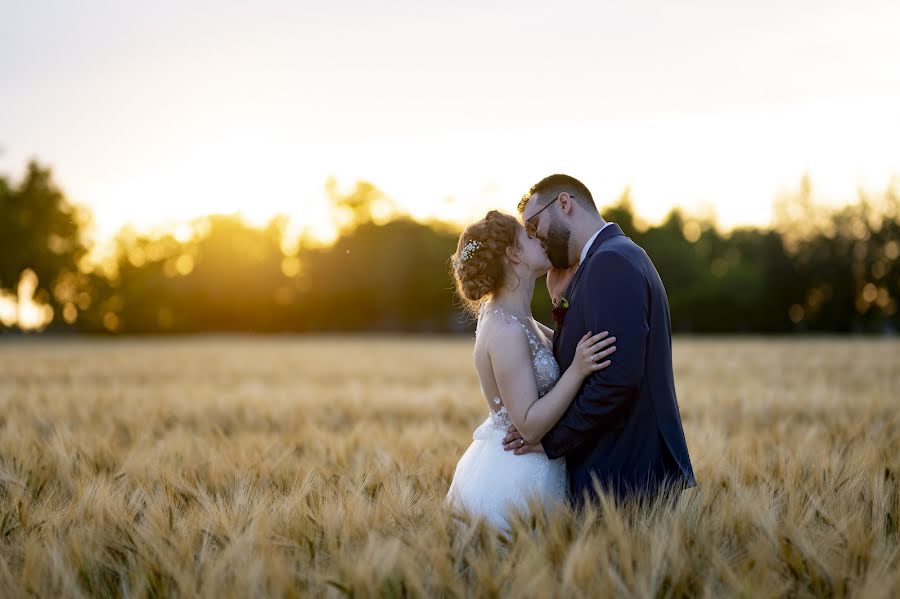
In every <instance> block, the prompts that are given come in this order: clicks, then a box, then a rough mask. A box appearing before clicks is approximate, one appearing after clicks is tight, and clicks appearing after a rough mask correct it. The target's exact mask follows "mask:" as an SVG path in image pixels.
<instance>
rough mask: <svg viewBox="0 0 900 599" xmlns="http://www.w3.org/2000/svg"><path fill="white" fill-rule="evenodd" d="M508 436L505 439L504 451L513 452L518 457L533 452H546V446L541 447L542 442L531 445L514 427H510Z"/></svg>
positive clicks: (507, 430)
mask: <svg viewBox="0 0 900 599" xmlns="http://www.w3.org/2000/svg"><path fill="white" fill-rule="evenodd" d="M506 432H507V435H506V436H505V437H503V450H504V451H511V452H513V453H514V454H516V455H522V454H523V453H533V452H540V453H543V452H544V446H543V445H541V443H540V441H539V442H537V443H535V444H534V445H529V444H528V443H526V442H525V439H523V438H522V435H520V434H519V431H517V430H516V427H515V426H514V425H512V424H511V425H509V428H508V429H506Z"/></svg>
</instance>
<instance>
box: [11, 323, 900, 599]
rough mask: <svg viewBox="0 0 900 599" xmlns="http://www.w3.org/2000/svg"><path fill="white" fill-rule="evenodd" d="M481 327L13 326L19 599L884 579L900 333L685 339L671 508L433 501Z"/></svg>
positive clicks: (508, 591) (896, 520) (890, 554)
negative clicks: (383, 334) (511, 507)
mask: <svg viewBox="0 0 900 599" xmlns="http://www.w3.org/2000/svg"><path fill="white" fill-rule="evenodd" d="M471 351H472V345H471V340H470V339H466V338H456V339H453V338H435V339H422V338H400V337H398V338H361V337H345V338H342V337H323V338H315V337H294V336H287V337H259V338H256V337H239V336H211V337H188V338H181V339H133V338H132V339H109V340H102V339H101V340H80V339H71V340H69V339H65V340H49V339H24V340H22V339H19V340H3V341H2V342H0V595H2V596H3V597H26V596H28V597H30V596H40V597H83V596H84V597H86V596H128V597H159V596H164V597H191V596H200V597H231V596H235V597H248V596H254V597H256V596H283V597H305V596H335V597H342V596H352V597H369V596H386V597H402V596H411V597H482V596H509V597H517V598H518V597H555V596H558V597H573V596H636V597H683V596H690V597H723V596H725V597H728V596H747V597H784V596H793V597H806V596H825V597H831V596H835V597H846V596H854V597H890V596H898V594H900V553H898V552H900V489H898V476H900V342H898V341H896V340H871V339H868V340H866V339H850V338H828V339H813V340H785V339H765V338H750V339H740V340H737V339H676V341H675V360H676V383H677V388H678V394H679V401H680V405H681V411H682V417H683V420H684V428H685V433H686V436H687V440H688V446H689V449H690V452H691V457H692V460H693V464H694V468H695V472H696V475H697V479H698V482H699V486H698V487H696V488H694V489H691V490H689V491H687V492H685V493H683V494H682V495H681V497H680V498H679V500H678V502H677V504H676V505H675V506H674V507H670V508H664V507H661V506H650V507H646V506H645V507H641V508H638V507H635V506H617V505H613V504H612V503H611V502H605V503H603V504H601V505H596V506H590V507H589V509H588V510H587V511H585V512H584V513H573V512H571V511H570V510H569V509H567V508H565V507H561V508H559V509H553V510H549V511H548V510H543V511H540V510H539V511H537V512H536V513H535V514H534V515H533V516H530V515H528V514H526V513H518V514H517V515H516V516H515V517H514V526H513V530H512V533H511V534H509V535H501V534H498V533H497V532H496V531H494V530H492V529H491V528H489V527H487V526H486V525H485V524H484V523H481V522H478V521H473V520H471V519H469V518H466V517H464V516H462V517H457V516H454V515H453V514H451V513H448V512H447V511H446V510H445V508H444V507H443V505H442V504H441V500H442V499H443V497H444V495H445V494H446V492H447V488H448V486H449V482H450V479H451V477H452V474H453V469H454V467H455V464H456V461H457V459H458V458H459V457H460V455H461V454H462V452H463V451H464V449H465V448H466V446H467V445H468V443H469V442H470V440H471V433H472V430H473V429H474V428H475V426H477V424H478V423H480V422H481V420H483V418H484V416H485V413H486V412H485V411H486V409H487V407H486V404H485V403H484V401H483V400H482V399H481V398H480V396H479V392H478V385H477V381H476V379H475V376H474V371H473V369H472V367H471Z"/></svg>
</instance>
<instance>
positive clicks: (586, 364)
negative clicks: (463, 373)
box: [487, 324, 615, 444]
mask: <svg viewBox="0 0 900 599" xmlns="http://www.w3.org/2000/svg"><path fill="white" fill-rule="evenodd" d="M607 336H608V333H600V334H598V335H594V336H593V337H590V338H589V337H588V336H587V335H585V336H584V337H583V338H582V340H581V342H580V343H579V344H578V349H577V350H576V352H575V360H574V361H573V362H572V366H570V367H569V368H568V369H566V371H565V372H564V373H563V375H562V377H561V378H560V379H559V381H557V383H556V385H555V386H554V387H553V389H551V390H550V391H549V392H548V393H547V394H546V395H544V396H543V397H541V398H540V399H538V394H537V381H536V380H535V378H534V367H533V366H532V363H531V349H530V346H529V344H528V338H527V337H526V336H525V331H523V330H522V328H521V327H519V326H518V325H514V324H510V325H506V326H502V327H500V329H499V330H498V331H497V333H496V334H495V335H494V337H493V338H492V339H491V340H490V342H489V343H488V347H487V349H488V354H489V356H490V359H491V364H492V366H493V369H494V377H495V378H496V381H497V387H498V389H499V390H500V398H501V399H502V400H503V404H504V405H505V406H506V410H507V411H508V412H509V416H510V419H511V420H512V422H513V424H514V425H515V427H516V430H518V431H519V434H521V435H522V438H523V439H524V440H525V442H526V443H528V444H532V443H536V442H538V441H540V440H541V438H542V437H543V436H544V434H545V433H546V432H547V431H548V430H550V429H551V428H552V427H553V425H554V424H556V421H557V420H559V418H560V416H562V414H563V412H565V411H566V408H567V407H569V404H570V403H571V402H572V399H573V398H574V397H575V394H576V393H578V389H580V388H581V383H582V382H583V381H584V379H585V377H586V376H587V375H588V374H590V373H592V372H596V371H598V370H602V369H604V368H606V367H607V366H609V364H610V361H609V360H606V361H605V362H604V361H602V360H603V359H604V358H605V357H606V356H608V355H610V354H611V353H612V352H614V351H615V346H612V347H609V346H611V345H612V343H613V342H615V337H607ZM596 360H601V362H600V363H599V364H598V363H597V362H596Z"/></svg>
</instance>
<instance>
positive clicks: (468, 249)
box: [453, 239, 481, 269]
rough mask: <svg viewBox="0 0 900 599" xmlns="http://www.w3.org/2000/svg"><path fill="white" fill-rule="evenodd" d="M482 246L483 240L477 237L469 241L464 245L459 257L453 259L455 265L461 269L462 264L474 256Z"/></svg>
mask: <svg viewBox="0 0 900 599" xmlns="http://www.w3.org/2000/svg"><path fill="white" fill-rule="evenodd" d="M480 247H481V242H480V241H478V240H477V239H473V240H472V241H470V242H469V243H467V244H466V245H464V246H463V249H461V250H460V251H459V257H457V258H456V260H454V261H453V267H454V268H456V269H459V267H460V266H462V265H463V262H465V261H466V260H468V259H469V258H471V257H472V254H473V253H474V252H475V250H477V249H478V248H480Z"/></svg>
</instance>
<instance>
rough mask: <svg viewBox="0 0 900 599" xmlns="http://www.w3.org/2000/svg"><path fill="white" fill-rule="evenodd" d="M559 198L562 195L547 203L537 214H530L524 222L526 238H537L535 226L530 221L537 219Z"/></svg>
mask: <svg viewBox="0 0 900 599" xmlns="http://www.w3.org/2000/svg"><path fill="white" fill-rule="evenodd" d="M560 196H562V193H560V194H559V195H558V196H556V197H555V198H553V200H551V201H549V202H547V205H546V206H544V207H543V208H541V209H540V210H538V211H537V212H535V213H534V214H532V215H531V217H530V218H529V219H528V220H526V221H525V232H526V233H528V236H529V237H537V225H536V224H534V223H533V222H532V221H533V220H534V219H535V218H537V217H538V215H539V214H540V213H541V212H543V211H544V210H546V209H547V208H549V207H550V206H552V205H553V202H555V201H556V200H558V199H559V198H560ZM569 197H570V198H574V197H575V196H571V195H570V196H569Z"/></svg>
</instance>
